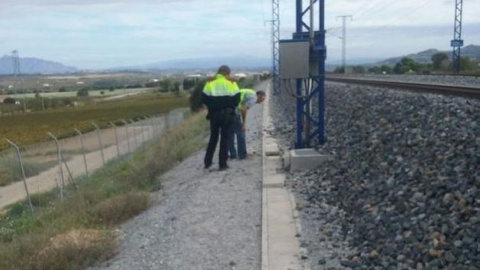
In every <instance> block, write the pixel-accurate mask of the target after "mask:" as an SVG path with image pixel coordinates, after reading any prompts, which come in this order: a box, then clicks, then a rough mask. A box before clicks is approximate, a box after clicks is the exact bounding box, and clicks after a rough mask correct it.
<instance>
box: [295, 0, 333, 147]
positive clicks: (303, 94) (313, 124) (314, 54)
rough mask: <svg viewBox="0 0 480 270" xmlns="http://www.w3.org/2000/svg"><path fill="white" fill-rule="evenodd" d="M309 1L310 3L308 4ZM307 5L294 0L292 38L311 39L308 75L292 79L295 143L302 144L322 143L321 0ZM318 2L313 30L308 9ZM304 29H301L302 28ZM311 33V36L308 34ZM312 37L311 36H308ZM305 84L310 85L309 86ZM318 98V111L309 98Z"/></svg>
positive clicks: (315, 0) (323, 46) (322, 11)
mask: <svg viewBox="0 0 480 270" xmlns="http://www.w3.org/2000/svg"><path fill="white" fill-rule="evenodd" d="M310 3H311V5H310ZM310 3H309V5H308V8H306V9H304V8H303V0H296V32H295V33H294V34H293V39H294V40H308V39H310V41H311V45H310V46H311V47H310V59H309V60H310V63H311V69H310V76H309V78H308V79H306V80H305V79H297V80H296V97H297V138H296V143H295V147H296V148H297V149H298V148H306V147H312V146H315V145H316V144H324V143H325V142H326V138H325V59H326V51H327V50H326V46H325V0H314V1H310ZM317 3H318V6H319V21H318V23H319V26H318V31H315V26H314V25H313V15H312V11H313V10H312V9H313V7H314V4H317ZM307 13H309V14H310V15H311V16H312V17H311V20H310V22H309V23H306V22H305V21H304V19H303V18H304V16H305V15H306V14H307ZM304 29H305V30H306V32H304V31H303V30H304ZM312 34H313V36H312ZM312 38H313V40H312ZM309 85H311V86H313V87H312V88H311V89H309V88H310V87H309ZM315 101H316V102H318V111H317V112H316V114H315V111H314V110H313V108H312V103H313V102H315Z"/></svg>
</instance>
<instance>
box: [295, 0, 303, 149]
mask: <svg viewBox="0 0 480 270" xmlns="http://www.w3.org/2000/svg"><path fill="white" fill-rule="evenodd" d="M302 18H303V5H302V0H297V5H296V32H297V34H300V33H302V27H303V19H302ZM295 87H296V94H297V142H296V144H295V148H303V113H304V112H303V101H302V98H301V96H302V80H299V79H297V80H296V85H295Z"/></svg>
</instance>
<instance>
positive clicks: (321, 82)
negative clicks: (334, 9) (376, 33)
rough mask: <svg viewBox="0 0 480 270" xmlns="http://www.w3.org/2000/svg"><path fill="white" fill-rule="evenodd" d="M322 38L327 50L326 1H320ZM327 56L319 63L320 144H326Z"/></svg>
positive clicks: (320, 41) (322, 46)
mask: <svg viewBox="0 0 480 270" xmlns="http://www.w3.org/2000/svg"><path fill="white" fill-rule="evenodd" d="M319 2H320V10H319V14H320V18H319V22H320V36H319V39H318V46H319V47H321V48H323V49H325V0H320V1H319ZM324 52H325V55H323V56H322V57H321V58H320V61H319V64H320V66H319V73H320V74H319V79H320V80H319V82H318V86H319V95H318V130H319V132H318V142H319V143H320V144H324V143H325V141H326V140H325V58H326V49H325V50H324Z"/></svg>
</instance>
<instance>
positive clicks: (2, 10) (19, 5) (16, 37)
mask: <svg viewBox="0 0 480 270" xmlns="http://www.w3.org/2000/svg"><path fill="white" fill-rule="evenodd" d="M295 2H296V1H295V0H280V20H281V23H280V24H281V38H282V39H288V38H290V37H291V33H292V32H293V31H294V29H295ZM309 2H310V1H308V0H305V1H304V5H305V6H306V5H307V3H309ZM325 2H326V3H325V7H326V16H325V19H326V28H327V30H328V31H327V46H328V61H335V60H339V59H341V48H342V40H341V39H340V37H341V36H342V31H341V25H342V21H341V19H340V18H338V17H337V16H342V15H352V19H348V20H347V35H346V37H347V38H346V41H347V62H348V60H349V59H354V58H386V57H392V56H401V55H405V54H408V53H415V52H419V51H422V50H426V49H429V48H436V49H441V50H451V48H450V47H449V44H450V40H451V39H452V38H453V23H454V11H455V0H448V1H447V0H401V1H400V0H335V1H328V0H326V1H325ZM463 2H464V3H463V4H464V6H463V32H462V38H463V39H464V40H465V45H469V44H475V45H480V15H479V14H480V1H479V0H466V1H463ZM317 7H318V5H316V6H315V8H316V9H317ZM271 17H272V16H271V0H208V1H206V0H0V55H3V54H10V53H11V51H12V50H14V49H17V50H18V51H19V53H20V57H37V58H42V59H47V60H51V61H57V62H61V63H63V64H66V65H71V66H75V67H78V68H85V69H97V68H108V67H115V66H127V65H139V64H146V63H152V62H158V61H163V60H172V59H185V58H199V57H211V56H235V55H251V56H257V57H265V58H269V57H270V56H271V35H270V33H271V32H270V31H271V26H270V24H269V23H268V20H271ZM308 19H309V18H308V16H306V17H305V20H306V21H307V20H308ZM316 25H318V23H316Z"/></svg>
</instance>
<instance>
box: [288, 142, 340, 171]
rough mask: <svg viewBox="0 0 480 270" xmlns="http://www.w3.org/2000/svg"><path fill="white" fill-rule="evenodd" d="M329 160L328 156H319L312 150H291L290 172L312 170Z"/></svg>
mask: <svg viewBox="0 0 480 270" xmlns="http://www.w3.org/2000/svg"><path fill="white" fill-rule="evenodd" d="M330 158H331V157H330V156H329V155H324V154H320V153H319V152H318V151H317V150H315V149H313V148H306V149H295V150H291V151H290V171H291V172H295V171H301V170H309V169H313V168H315V167H318V166H319V165H320V164H322V163H323V162H325V161H327V160H329V159H330Z"/></svg>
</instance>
